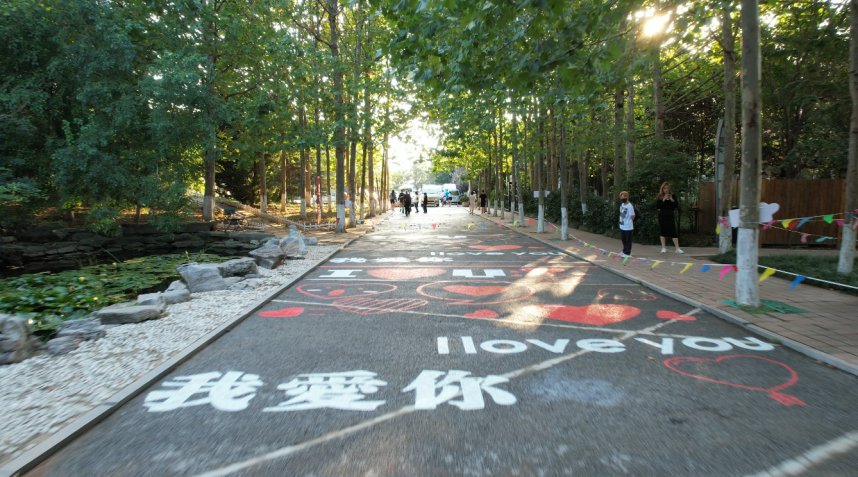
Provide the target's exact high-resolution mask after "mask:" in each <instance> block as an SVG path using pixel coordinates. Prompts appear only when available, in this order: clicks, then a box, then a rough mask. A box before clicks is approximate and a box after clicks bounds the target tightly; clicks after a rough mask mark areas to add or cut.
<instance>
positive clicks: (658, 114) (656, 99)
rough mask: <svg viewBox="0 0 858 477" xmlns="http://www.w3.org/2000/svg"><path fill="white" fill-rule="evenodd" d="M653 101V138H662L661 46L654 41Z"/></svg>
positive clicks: (662, 88) (662, 87) (662, 86)
mask: <svg viewBox="0 0 858 477" xmlns="http://www.w3.org/2000/svg"><path fill="white" fill-rule="evenodd" d="M652 89H653V93H652V95H653V103H655V131H654V134H655V138H656V139H664V100H663V99H662V92H663V90H664V85H663V82H662V79H661V47H660V45H658V43H656V47H655V52H654V54H653V62H652Z"/></svg>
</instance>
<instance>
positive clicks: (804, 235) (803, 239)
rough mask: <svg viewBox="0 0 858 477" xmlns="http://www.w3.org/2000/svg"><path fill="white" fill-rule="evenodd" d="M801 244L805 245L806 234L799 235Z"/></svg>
mask: <svg viewBox="0 0 858 477" xmlns="http://www.w3.org/2000/svg"><path fill="white" fill-rule="evenodd" d="M801 243H807V234H801Z"/></svg>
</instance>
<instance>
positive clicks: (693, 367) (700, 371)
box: [664, 354, 807, 406]
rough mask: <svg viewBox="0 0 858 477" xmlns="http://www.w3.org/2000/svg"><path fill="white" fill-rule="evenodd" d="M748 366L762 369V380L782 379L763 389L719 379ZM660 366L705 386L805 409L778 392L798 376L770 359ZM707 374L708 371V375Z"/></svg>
mask: <svg viewBox="0 0 858 477" xmlns="http://www.w3.org/2000/svg"><path fill="white" fill-rule="evenodd" d="M749 363H753V364H755V365H757V366H763V367H764V368H765V369H766V372H765V376H767V377H771V376H775V373H779V374H781V375H783V377H784V378H786V379H785V380H784V381H783V382H782V383H780V384H778V385H776V386H771V387H764V386H754V385H751V384H747V383H737V382H734V381H730V380H727V379H724V378H723V375H725V374H729V372H730V368H729V366H730V365H732V364H744V365H748V364H749ZM664 365H665V366H667V369H669V370H671V371H676V372H677V373H679V374H681V375H683V376H687V377H689V378H694V379H699V380H701V381H706V382H709V383H715V384H723V385H725V386H730V387H732V388H739V389H747V390H749V391H762V392H765V393H768V395H769V397H770V398H771V399H773V400H775V401H777V402H779V403H781V404H783V405H784V406H806V405H807V404H805V402H804V401H802V400H801V399H799V398H797V397H795V396H791V395H789V394H784V393H781V392H780V391H781V390H784V389H786V388H788V387H790V386H792V385H793V384H795V383H797V382H798V373H796V372H795V370H794V369H792V368H790V367H789V366H787V365H786V364H784V363H781V362H780V361H775V360H773V359H769V358H763V357H760V356H754V355H749V354H732V355H727V356H720V357H718V358H713V359H709V358H692V357H683V356H676V357H673V358H668V359H666V360H664ZM683 368H684V369H683ZM707 371H709V373H708V374H707ZM713 374H718V375H719V377H714V376H713Z"/></svg>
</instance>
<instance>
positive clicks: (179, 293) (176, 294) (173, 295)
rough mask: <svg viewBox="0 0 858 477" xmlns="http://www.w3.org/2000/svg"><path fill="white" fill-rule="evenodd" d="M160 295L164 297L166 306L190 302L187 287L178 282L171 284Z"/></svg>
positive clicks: (189, 293)
mask: <svg viewBox="0 0 858 477" xmlns="http://www.w3.org/2000/svg"><path fill="white" fill-rule="evenodd" d="M161 295H162V296H163V297H164V301H165V302H167V304H168V305H173V304H175V303H184V302H186V301H190V300H191V292H190V291H189V290H188V287H187V285H185V284H184V283H183V282H181V281H179V280H176V281H174V282H173V283H171V284H170V286H169V287H167V289H166V290H164V293H162V294H161Z"/></svg>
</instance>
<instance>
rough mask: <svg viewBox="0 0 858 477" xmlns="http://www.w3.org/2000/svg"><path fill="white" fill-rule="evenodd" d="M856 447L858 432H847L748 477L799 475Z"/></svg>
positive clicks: (857, 445)
mask: <svg viewBox="0 0 858 477" xmlns="http://www.w3.org/2000/svg"><path fill="white" fill-rule="evenodd" d="M856 447H858V431H852V432H847V433H846V434H843V435H842V436H840V437H838V438H836V439H832V440H830V441H828V442H826V443H824V444H820V445H818V446H816V447H814V448H813V449H810V450H809V451H807V452H805V453H803V454H801V455H797V456H795V457H793V458H792V459H788V460H785V461H783V462H781V463H780V464H778V465H776V466H772V467H769V468H768V469H766V470H764V471H762V472H759V473H757V474H753V475H749V476H748V477H785V476H790V475H801V474H803V473H805V472H807V471H809V470H810V468H811V467H813V466H814V465H817V464H821V463H823V462H825V461H827V460H829V459H831V458H833V457H835V456H836V455H838V454H845V453H847V452H849V451H851V450H852V449H855V448H856Z"/></svg>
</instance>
